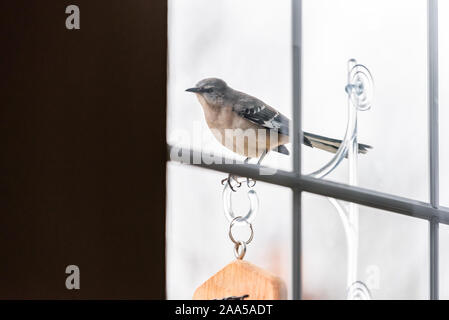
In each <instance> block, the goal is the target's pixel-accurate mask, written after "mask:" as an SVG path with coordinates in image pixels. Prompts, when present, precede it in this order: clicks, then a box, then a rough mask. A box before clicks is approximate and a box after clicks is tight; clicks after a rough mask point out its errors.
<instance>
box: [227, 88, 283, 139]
mask: <svg viewBox="0 0 449 320" xmlns="http://www.w3.org/2000/svg"><path fill="white" fill-rule="evenodd" d="M233 110H234V112H236V113H237V114H238V115H239V116H241V117H242V118H244V119H246V120H248V121H251V122H252V123H255V124H257V125H260V126H262V127H264V128H266V129H270V130H275V131H277V132H278V133H279V134H283V135H286V136H288V135H289V122H290V120H289V119H288V118H287V117H286V116H284V115H283V114H281V113H280V112H279V111H276V110H275V109H273V108H272V107H270V106H269V105H267V104H265V103H263V102H262V101H260V100H259V99H257V98H254V97H251V96H249V95H246V94H242V95H241V96H240V98H239V99H238V101H237V102H236V103H235V104H234V108H233Z"/></svg>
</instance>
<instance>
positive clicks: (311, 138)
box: [303, 131, 372, 154]
mask: <svg viewBox="0 0 449 320" xmlns="http://www.w3.org/2000/svg"><path fill="white" fill-rule="evenodd" d="M341 142H342V141H341V140H338V139H332V138H327V137H323V136H319V135H317V134H313V133H308V132H305V131H304V142H303V143H304V144H305V145H306V146H309V147H312V148H318V149H321V150H325V151H329V152H332V153H336V152H337V150H338V148H339V147H340V145H341ZM369 149H372V147H371V146H369V145H366V144H363V143H359V153H363V154H365V153H367V152H368V150H369Z"/></svg>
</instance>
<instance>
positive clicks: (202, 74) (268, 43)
mask: <svg viewBox="0 0 449 320" xmlns="http://www.w3.org/2000/svg"><path fill="white" fill-rule="evenodd" d="M168 28H169V50H168V51H169V69H168V70H169V81H168V122H167V130H168V132H167V135H168V142H169V143H171V144H174V145H182V146H187V147H191V148H193V149H196V150H203V151H207V152H213V153H214V155H219V156H221V155H223V156H226V157H228V158H231V159H239V160H243V159H244V157H243V156H237V155H236V154H234V153H233V152H231V151H230V150H228V149H226V148H225V147H223V146H222V145H221V144H220V143H219V142H218V141H217V139H216V138H215V137H214V136H213V134H212V133H211V132H210V130H209V128H208V126H207V124H206V121H205V117H204V114H203V109H202V107H201V106H200V104H199V102H198V100H197V98H196V97H195V95H194V94H192V93H189V92H185V89H187V88H191V87H194V86H195V85H196V84H197V82H199V81H200V80H201V79H204V78H209V77H217V78H221V79H223V80H225V81H226V82H227V84H228V85H229V86H230V87H232V88H234V89H236V90H239V91H242V92H245V93H247V94H250V95H252V96H255V97H257V98H259V99H260V100H262V101H263V102H265V103H267V104H269V105H271V106H272V107H274V108H276V109H277V110H278V111H280V112H282V113H283V114H284V115H285V116H287V117H289V118H291V114H292V111H291V104H292V102H291V100H292V99H291V95H292V94H291V92H292V91H291V86H292V85H291V60H292V59H291V51H292V50H291V8H290V2H289V1H272V0H246V1H240V0H214V1H213V4H211V1H210V0H189V1H185V0H170V1H169V24H168ZM287 149H289V150H290V151H292V149H291V145H290V144H287ZM291 161H292V160H291V156H290V157H288V156H285V155H283V154H280V153H276V152H270V154H269V155H268V156H267V157H266V158H265V159H264V162H263V164H264V165H267V166H272V167H275V168H282V169H285V170H290V169H291V167H292V166H291Z"/></svg>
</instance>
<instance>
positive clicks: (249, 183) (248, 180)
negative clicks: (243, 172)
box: [246, 178, 257, 188]
mask: <svg viewBox="0 0 449 320" xmlns="http://www.w3.org/2000/svg"><path fill="white" fill-rule="evenodd" d="M256 182H257V181H256V180H254V179H251V178H246V185H247V186H248V188H253V187H254V186H255V185H256Z"/></svg>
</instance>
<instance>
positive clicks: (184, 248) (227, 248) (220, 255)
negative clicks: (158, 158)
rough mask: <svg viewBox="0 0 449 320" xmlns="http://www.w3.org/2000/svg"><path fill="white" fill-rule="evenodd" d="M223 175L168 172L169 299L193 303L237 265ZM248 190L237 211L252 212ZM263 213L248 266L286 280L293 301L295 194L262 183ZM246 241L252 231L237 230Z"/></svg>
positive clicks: (236, 199) (185, 169) (176, 168)
mask: <svg viewBox="0 0 449 320" xmlns="http://www.w3.org/2000/svg"><path fill="white" fill-rule="evenodd" d="M221 179H222V174H219V173H217V172H214V171H210V170H207V169H200V168H196V167H191V166H186V165H180V164H176V163H169V164H168V166H167V190H168V193H167V233H166V234H167V235H166V237H167V297H168V299H191V298H192V296H193V293H194V291H195V289H196V288H197V287H199V286H200V285H201V284H202V283H203V282H204V281H206V280H207V279H209V278H210V277H211V276H212V275H214V274H215V273H216V272H217V271H219V270H220V269H221V268H223V267H224V266H225V265H227V264H228V263H230V262H231V261H233V260H235V257H234V252H233V243H232V242H231V240H230V239H229V236H228V231H229V222H228V220H227V219H226V218H225V216H224V213H223V204H222V203H223V201H222V191H223V186H222V185H221V184H220V180H221ZM246 190H247V189H245V188H244V187H242V190H239V191H238V192H237V193H236V194H235V195H233V197H232V200H233V208H234V210H235V212H237V213H246V212H247V210H248V207H249V204H248V199H247V197H246ZM255 190H256V192H257V194H258V196H259V201H260V204H259V211H258V213H257V216H256V218H255V220H254V223H253V227H254V239H253V241H252V242H251V243H250V244H248V247H247V254H246V256H245V258H244V259H245V260H246V261H249V262H251V263H253V264H255V265H257V266H259V267H261V268H263V269H265V270H268V271H270V272H272V273H274V274H275V275H277V276H279V277H281V279H282V280H283V281H284V282H285V284H286V286H287V293H288V297H289V298H291V265H292V260H291V252H292V247H291V243H292V235H291V229H292V227H291V225H292V222H291V215H292V214H291V213H292V193H291V190H290V189H288V188H283V187H278V186H274V185H270V184H265V183H262V182H260V181H259V182H257V185H256V186H255ZM233 231H235V236H236V237H239V238H240V239H243V238H245V237H246V236H247V235H248V234H247V230H246V229H245V228H240V229H239V228H236V229H235V230H234V229H233Z"/></svg>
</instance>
